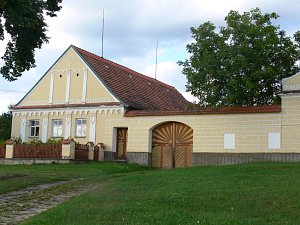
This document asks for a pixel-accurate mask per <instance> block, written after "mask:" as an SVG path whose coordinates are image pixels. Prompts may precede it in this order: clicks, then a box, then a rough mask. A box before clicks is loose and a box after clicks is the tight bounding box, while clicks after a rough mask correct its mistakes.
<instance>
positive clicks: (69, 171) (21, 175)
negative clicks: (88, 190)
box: [0, 162, 146, 194]
mask: <svg viewBox="0 0 300 225" xmlns="http://www.w3.org/2000/svg"><path fill="white" fill-rule="evenodd" d="M145 169H146V167H143V166H139V165H134V164H132V165H129V164H117V163H97V162H91V163H82V164H51V165H38V164H35V165H9V166H3V165H0V194H4V193H7V192H10V191H16V190H20V189H23V188H26V187H28V186H33V185H36V184H42V183H51V182H57V181H64V180H73V179H77V183H81V184H88V183H91V182H99V181H105V180H108V179H111V178H113V177H118V176H122V175H124V174H127V173H129V172H134V171H141V170H145ZM78 178H80V179H78Z"/></svg>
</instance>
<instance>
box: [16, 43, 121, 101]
mask: <svg viewBox="0 0 300 225" xmlns="http://www.w3.org/2000/svg"><path fill="white" fill-rule="evenodd" d="M85 71H86V73H87V87H88V88H87V89H86V99H85V101H83V102H86V103H95V102H117V100H116V99H115V98H114V97H113V96H112V95H111V94H110V93H109V92H108V91H107V90H106V89H105V87H104V85H103V84H102V83H101V82H100V81H99V79H98V78H97V77H96V76H95V75H94V74H93V72H92V71H91V70H90V69H88V66H87V65H85V63H84V62H83V61H82V60H81V59H80V57H79V56H78V55H77V53H76V52H75V51H74V50H73V49H72V48H70V49H69V50H68V51H67V52H66V53H65V54H64V55H63V56H62V57H61V58H60V59H59V60H58V61H57V62H56V63H55V64H54V65H53V66H52V68H51V69H50V70H49V71H48V72H47V73H46V75H45V76H44V77H43V78H42V79H41V80H40V82H39V83H38V84H37V85H36V86H35V87H34V88H33V90H31V92H30V93H29V94H28V95H27V96H26V97H25V98H24V99H23V100H22V102H21V103H20V104H19V106H28V105H48V104H49V93H50V89H51V88H50V83H51V75H52V76H54V80H53V83H54V85H53V104H65V98H66V89H67V76H68V74H69V73H70V74H71V79H70V91H69V95H70V97H69V102H68V103H70V104H81V103H83V102H82V93H83V80H84V73H85Z"/></svg>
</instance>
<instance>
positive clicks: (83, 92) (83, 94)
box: [81, 69, 88, 103]
mask: <svg viewBox="0 0 300 225" xmlns="http://www.w3.org/2000/svg"><path fill="white" fill-rule="evenodd" d="M87 78H88V69H85V70H84V72H83V82H82V97H81V102H82V103H85V101H86V89H87Z"/></svg>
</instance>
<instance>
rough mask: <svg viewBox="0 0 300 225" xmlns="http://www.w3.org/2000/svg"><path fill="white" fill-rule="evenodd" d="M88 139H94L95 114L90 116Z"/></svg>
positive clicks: (92, 140)
mask: <svg viewBox="0 0 300 225" xmlns="http://www.w3.org/2000/svg"><path fill="white" fill-rule="evenodd" d="M89 141H91V142H94V143H95V141H96V115H95V116H91V117H90V133H89Z"/></svg>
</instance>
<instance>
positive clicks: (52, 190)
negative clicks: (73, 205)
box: [0, 181, 94, 225]
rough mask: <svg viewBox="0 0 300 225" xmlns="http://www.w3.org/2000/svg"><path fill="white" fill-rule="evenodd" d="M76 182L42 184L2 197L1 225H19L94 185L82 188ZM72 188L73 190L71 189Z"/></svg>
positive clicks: (0, 200) (0, 201) (0, 197)
mask: <svg viewBox="0 0 300 225" xmlns="http://www.w3.org/2000/svg"><path fill="white" fill-rule="evenodd" d="M73 183H74V181H60V182H55V183H47V184H40V185H36V186H32V187H28V188H25V189H23V190H19V191H13V192H9V193H6V194H2V195H0V225H3V224H11V225H13V224H19V223H20V222H22V221H24V220H25V219H27V218H29V217H31V216H34V215H36V214H38V213H41V212H43V211H46V210H48V209H50V208H52V207H54V206H56V205H58V204H60V203H62V202H63V201H65V200H67V199H69V198H71V197H73V196H76V195H79V194H82V193H84V192H86V191H88V190H91V189H92V188H93V187H94V185H88V186H85V187H84V188H80V187H79V186H78V185H75V184H74V186H72V184H73ZM70 187H71V188H70Z"/></svg>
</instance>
